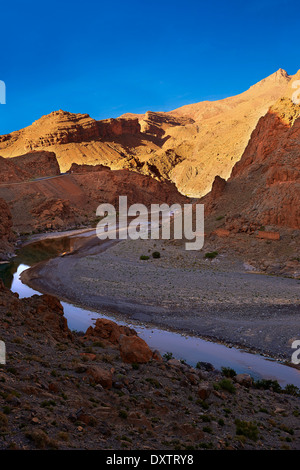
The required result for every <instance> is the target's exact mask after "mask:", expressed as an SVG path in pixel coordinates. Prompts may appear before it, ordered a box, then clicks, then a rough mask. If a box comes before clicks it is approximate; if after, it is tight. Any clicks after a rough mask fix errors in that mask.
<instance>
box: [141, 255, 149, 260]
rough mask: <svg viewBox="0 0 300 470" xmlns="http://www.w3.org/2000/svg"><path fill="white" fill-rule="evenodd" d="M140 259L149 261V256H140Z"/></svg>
mask: <svg viewBox="0 0 300 470" xmlns="http://www.w3.org/2000/svg"><path fill="white" fill-rule="evenodd" d="M140 259H141V260H147V259H149V256H146V255H142V256H140Z"/></svg>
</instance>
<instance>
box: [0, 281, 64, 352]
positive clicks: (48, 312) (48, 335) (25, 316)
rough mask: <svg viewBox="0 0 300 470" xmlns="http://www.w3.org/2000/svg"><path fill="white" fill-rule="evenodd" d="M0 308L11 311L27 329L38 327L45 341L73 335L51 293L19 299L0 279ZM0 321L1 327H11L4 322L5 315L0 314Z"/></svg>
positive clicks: (56, 300) (60, 306) (61, 309)
mask: <svg viewBox="0 0 300 470" xmlns="http://www.w3.org/2000/svg"><path fill="white" fill-rule="evenodd" d="M0 310H1V311H6V312H13V314H14V316H16V317H17V319H18V322H23V324H24V325H26V328H27V329H28V331H30V330H31V328H32V330H33V331H34V330H36V329H37V328H38V331H39V333H40V334H41V335H43V341H44V342H45V343H53V342H57V341H58V342H60V341H63V340H64V339H72V337H73V336H72V333H71V331H70V330H69V328H68V323H67V320H66V318H65V317H64V315H63V313H64V312H63V307H62V305H61V303H60V301H59V300H58V299H57V298H56V297H53V296H51V295H40V296H39V295H34V296H32V297H29V298H26V299H19V298H18V295H17V294H13V293H12V292H11V291H10V290H9V289H7V288H6V287H4V284H3V282H2V280H0ZM0 323H1V328H11V326H10V324H9V323H6V318H5V315H1V317H0Z"/></svg>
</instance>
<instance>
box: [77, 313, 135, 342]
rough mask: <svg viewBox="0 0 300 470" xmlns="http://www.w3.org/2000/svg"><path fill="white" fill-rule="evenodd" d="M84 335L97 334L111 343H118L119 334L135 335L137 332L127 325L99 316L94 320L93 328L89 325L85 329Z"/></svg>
mask: <svg viewBox="0 0 300 470" xmlns="http://www.w3.org/2000/svg"><path fill="white" fill-rule="evenodd" d="M85 334H86V336H97V338H101V339H103V340H106V341H108V342H109V343H111V344H119V340H120V336H121V335H124V336H136V335H137V333H136V331H135V330H133V329H132V328H129V327H128V326H122V325H118V324H117V323H115V322H113V321H111V320H107V319H106V318H99V319H98V320H96V324H95V326H94V328H93V327H92V326H90V327H89V328H88V329H87V331H86V333H85Z"/></svg>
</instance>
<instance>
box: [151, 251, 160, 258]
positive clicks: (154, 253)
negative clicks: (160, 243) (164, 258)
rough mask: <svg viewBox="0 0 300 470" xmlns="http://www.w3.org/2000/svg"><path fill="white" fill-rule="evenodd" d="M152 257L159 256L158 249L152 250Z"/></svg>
mask: <svg viewBox="0 0 300 470" xmlns="http://www.w3.org/2000/svg"><path fill="white" fill-rule="evenodd" d="M152 258H160V252H159V251H153V253H152Z"/></svg>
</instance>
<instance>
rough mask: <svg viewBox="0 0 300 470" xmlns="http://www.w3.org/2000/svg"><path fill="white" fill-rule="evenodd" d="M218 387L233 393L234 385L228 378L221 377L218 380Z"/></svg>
mask: <svg viewBox="0 0 300 470" xmlns="http://www.w3.org/2000/svg"><path fill="white" fill-rule="evenodd" d="M218 385H219V387H220V388H221V389H222V390H225V391H226V392H229V393H235V386H234V385H233V383H232V382H231V380H230V379H223V380H221V381H220V382H218Z"/></svg>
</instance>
